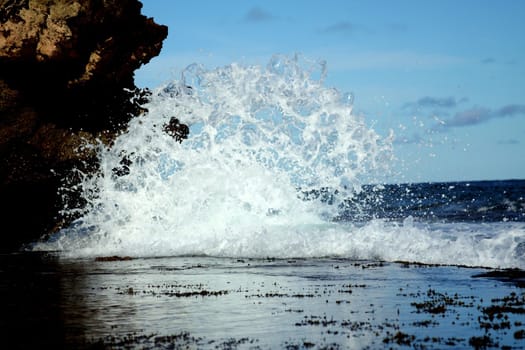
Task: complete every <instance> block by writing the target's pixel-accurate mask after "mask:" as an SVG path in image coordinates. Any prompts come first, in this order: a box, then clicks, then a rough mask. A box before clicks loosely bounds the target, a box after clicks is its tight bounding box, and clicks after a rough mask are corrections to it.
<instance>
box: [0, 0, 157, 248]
mask: <svg viewBox="0 0 525 350" xmlns="http://www.w3.org/2000/svg"><path fill="white" fill-rule="evenodd" d="M141 7H142V4H141V3H140V2H139V1H138V0H0V202H1V204H2V205H1V208H0V249H2V250H10V249H13V248H16V247H18V246H20V244H22V243H26V242H30V241H32V240H35V239H37V238H38V237H40V236H42V235H43V234H46V233H49V232H51V231H53V230H55V229H56V228H57V227H59V225H61V224H64V223H67V220H68V218H63V217H61V216H60V215H59V210H60V208H62V206H63V205H64V201H72V202H74V201H75V200H78V198H77V199H75V193H71V194H70V195H69V196H67V197H68V198H63V193H59V192H60V191H59V188H60V187H61V186H63V185H64V181H66V180H65V179H68V180H67V181H69V182H74V181H75V178H74V174H75V173H74V172H72V169H79V170H82V171H85V172H90V171H94V170H95V169H96V159H95V157H94V154H93V153H92V151H90V150H91V149H92V148H90V147H89V145H90V144H93V143H94V141H95V140H96V139H99V140H102V141H103V142H105V143H107V144H109V143H111V141H112V139H114V137H115V136H116V135H118V134H119V133H120V132H122V131H123V130H124V129H125V127H126V125H127V122H128V121H129V119H130V118H132V117H133V116H135V115H138V114H139V113H140V112H141V107H140V105H139V102H141V100H142V99H143V97H144V94H143V93H141V92H140V91H138V89H137V88H136V87H135V84H134V79H133V75H134V71H135V70H136V69H137V68H139V67H140V66H141V65H142V64H145V63H147V62H148V61H149V60H150V59H151V58H152V57H154V56H156V55H158V54H159V52H160V50H161V48H162V41H163V40H164V39H165V37H166V36H167V27H165V26H161V25H158V24H156V23H155V22H154V21H153V19H151V18H147V17H145V16H143V15H142V14H141V12H140V10H141ZM73 204H78V203H73ZM69 219H71V218H69ZM64 220H65V221H64Z"/></svg>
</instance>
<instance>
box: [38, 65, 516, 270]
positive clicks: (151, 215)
mask: <svg viewBox="0 0 525 350" xmlns="http://www.w3.org/2000/svg"><path fill="white" fill-rule="evenodd" d="M324 76H325V66H324V64H323V63H309V62H307V61H304V60H301V59H299V58H297V57H294V58H288V57H282V56H276V57H274V58H273V59H272V60H271V61H270V62H269V64H268V65H267V66H266V67H261V66H242V65H239V64H231V65H229V66H225V67H221V68H217V69H212V70H207V69H205V68H204V67H202V66H200V65H196V64H195V65H192V66H190V67H188V68H187V69H186V70H185V71H184V72H183V73H182V76H181V79H180V80H178V81H173V82H170V83H168V84H166V85H164V86H161V87H159V88H158V89H156V90H155V91H154V92H153V94H152V96H151V100H150V102H149V103H148V104H147V105H145V107H146V108H147V109H148V113H147V114H145V115H143V116H141V117H137V118H135V119H133V120H132V121H131V122H130V124H129V127H128V131H127V132H126V133H125V134H123V135H121V136H120V137H119V138H117V139H116V140H115V142H114V144H113V145H112V146H111V147H109V148H107V147H100V149H99V158H100V172H99V173H98V174H97V175H96V176H93V177H86V178H85V179H84V182H83V184H82V188H83V196H84V199H85V201H86V202H87V203H88V206H87V207H86V210H85V213H84V214H83V215H82V217H81V218H80V219H78V220H77V221H75V222H74V223H73V225H71V227H68V228H66V229H64V230H62V231H60V232H58V233H57V234H56V235H54V236H53V237H52V238H51V239H50V240H48V241H47V242H45V243H40V244H37V245H36V246H35V249H38V250H59V251H62V254H65V255H68V256H73V257H75V256H96V255H114V254H117V255H131V256H143V257H147V256H179V255H211V256H227V257H254V258H257V257H268V256H270V257H277V258H286V257H304V258H306V257H326V256H332V257H344V258H351V259H385V260H410V261H420V262H429V263H444V264H465V265H487V266H523V254H519V252H517V251H518V250H519V249H518V246H519V245H520V244H521V243H522V237H523V232H524V229H523V225H522V224H520V223H518V224H508V225H506V226H502V225H499V226H494V227H492V226H491V227H490V228H489V229H488V230H489V231H491V232H490V234H488V235H484V234H485V233H487V228H482V227H479V226H477V225H473V226H472V225H470V226H469V225H467V226H466V228H465V227H462V226H458V225H455V224H451V225H449V226H447V225H430V224H427V223H422V222H419V221H418V220H414V219H413V218H412V217H411V216H408V217H406V218H404V220H394V221H392V220H387V219H379V218H375V217H374V215H372V216H370V217H369V219H367V220H361V219H360V217H359V215H355V217H348V216H346V217H344V220H342V219H341V218H342V216H341V213H342V212H344V211H345V205H346V204H347V203H348V202H349V198H350V199H351V198H359V194H360V193H361V189H362V188H361V185H362V184H364V183H374V182H376V181H377V179H379V178H380V176H381V175H384V174H385V173H387V172H388V169H389V166H390V165H391V162H392V135H389V136H387V137H381V136H380V135H379V134H377V133H376V132H375V131H374V130H373V129H372V128H370V127H369V126H367V124H366V121H365V120H364V118H363V117H360V116H356V115H354V114H352V107H353V106H352V102H353V101H352V98H351V96H350V95H347V94H343V93H341V92H339V91H338V90H336V89H334V88H330V87H325V86H324V81H323V79H324ZM172 118H177V119H179V120H180V121H181V122H182V123H185V124H187V125H188V126H189V128H190V134H189V137H188V139H187V140H184V141H183V142H182V143H179V142H177V141H176V140H174V139H173V138H172V137H171V136H170V135H168V134H167V133H166V132H165V126H166V125H167V123H169V121H170V120H171V119H172ZM378 188H381V186H379V187H378ZM377 192H378V193H380V192H381V191H377ZM372 200H373V201H375V202H377V203H378V207H380V206H381V201H382V197H381V196H377V197H374V198H373V199H372ZM355 202H356V201H355V200H354V201H352V203H353V204H355ZM68 210H69V209H68ZM72 210H76V209H74V208H73V209H72ZM358 211H359V210H358ZM358 211H357V212H358ZM347 212H348V211H347ZM520 225H521V226H520ZM480 229H481V232H479V230H480ZM524 244H525V243H524Z"/></svg>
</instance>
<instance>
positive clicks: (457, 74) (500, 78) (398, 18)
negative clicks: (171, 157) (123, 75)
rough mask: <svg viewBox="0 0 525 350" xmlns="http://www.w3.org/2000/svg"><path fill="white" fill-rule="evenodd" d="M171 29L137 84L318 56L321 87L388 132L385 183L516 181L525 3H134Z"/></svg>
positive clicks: (524, 89)
mask: <svg viewBox="0 0 525 350" xmlns="http://www.w3.org/2000/svg"><path fill="white" fill-rule="evenodd" d="M142 2H143V4H144V7H143V9H142V13H143V14H144V15H146V16H148V17H154V19H155V21H156V22H157V23H160V24H165V25H167V26H168V27H169V36H168V38H167V39H166V41H165V42H164V48H163V51H162V53H161V55H160V56H159V57H157V58H155V59H153V60H152V61H151V62H150V63H149V64H148V65H146V66H144V67H143V68H142V69H141V70H140V71H138V72H137V74H136V83H137V85H139V86H148V87H155V86H157V85H159V84H161V83H163V82H165V81H166V80H167V79H178V78H179V76H180V75H179V74H180V71H181V70H182V69H183V68H184V67H186V66H187V65H189V64H191V63H194V62H197V63H202V64H204V65H205V66H207V67H208V68H214V67H216V66H222V65H226V64H229V63H232V62H240V63H243V64H261V65H266V63H267V62H268V61H269V60H270V58H271V56H272V55H273V54H289V55H294V54H296V53H299V54H301V55H303V56H305V57H307V58H309V59H312V60H318V59H319V60H325V61H326V62H327V68H328V76H327V79H326V85H328V86H332V87H335V88H337V89H338V90H341V91H343V92H351V93H353V94H354V97H355V99H354V111H355V113H359V114H362V115H364V116H365V118H366V120H367V122H368V123H369V125H370V126H371V127H373V128H374V129H375V130H376V131H377V132H378V133H380V134H382V135H385V136H386V135H387V134H388V131H389V130H393V131H394V134H395V136H396V139H395V146H394V147H395V154H396V157H397V161H396V162H395V164H394V165H393V168H394V169H395V173H396V174H395V176H394V177H393V178H392V180H391V181H392V182H421V181H456V180H490V179H510V178H520V179H525V20H524V18H525V1H522V0H439V1H438V0H433V1H430V0H429V1H420V0H383V1H380V0H360V1H353V0H341V1H339V0H310V1H309V0H265V1H257V0H244V1H241V0H238V1H233V0H221V1H214V0H208V1H198V0H195V1H188V0H185V1H182V0H142Z"/></svg>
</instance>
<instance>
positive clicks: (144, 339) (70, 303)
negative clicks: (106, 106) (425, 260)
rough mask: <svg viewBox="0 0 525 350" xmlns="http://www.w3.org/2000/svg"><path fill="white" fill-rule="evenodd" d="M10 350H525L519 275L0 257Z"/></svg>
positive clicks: (291, 263)
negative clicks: (31, 349)
mask: <svg viewBox="0 0 525 350" xmlns="http://www.w3.org/2000/svg"><path fill="white" fill-rule="evenodd" d="M0 267H1V269H0V276H1V279H0V281H1V282H0V283H1V284H0V286H1V288H0V290H1V293H2V294H1V297H2V300H3V302H4V305H5V306H4V311H3V312H2V324H1V325H0V326H1V329H2V332H5V334H4V335H3V337H2V338H3V339H4V343H6V342H7V344H8V345H9V346H8V348H10V349H12V348H28V347H31V346H44V345H47V346H52V347H55V348H57V347H61V348H108V349H128V348H146V349H148V348H161V349H162V348H166V349H186V348H189V349H278V348H286V349H378V348H418V349H444V348H450V349H472V348H502V349H523V348H525V340H524V338H525V308H524V303H525V289H524V287H525V282H524V276H523V271H522V270H505V271H499V270H495V269H486V268H482V267H479V268H472V267H458V266H437V265H433V266H431V265H422V264H413V263H408V262H380V261H354V260H346V259H336V258H326V259H271V258H268V259H238V258H212V257H195V256H192V257H165V258H133V259H131V258H125V257H118V258H110V257H108V258H99V259H94V258H89V259H64V258H60V257H58V256H56V255H53V254H41V253H16V254H4V255H2V256H1V266H0Z"/></svg>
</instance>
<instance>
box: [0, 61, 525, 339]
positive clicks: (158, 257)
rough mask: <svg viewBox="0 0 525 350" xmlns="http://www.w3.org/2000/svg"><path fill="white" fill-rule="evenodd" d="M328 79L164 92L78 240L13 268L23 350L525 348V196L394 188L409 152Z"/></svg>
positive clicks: (253, 75)
mask: <svg viewBox="0 0 525 350" xmlns="http://www.w3.org/2000/svg"><path fill="white" fill-rule="evenodd" d="M325 74H326V72H325V68H324V64H323V63H322V62H309V61H304V60H301V59H299V58H297V57H292V58H290V57H283V56H275V57H274V58H272V60H271V61H270V62H269V63H268V65H267V66H241V65H238V64H232V65H229V66H225V67H221V68H216V69H213V70H208V69H205V68H204V67H202V66H200V65H192V66H190V67H188V68H187V69H186V70H185V71H184V72H183V74H182V76H181V79H180V80H177V81H173V82H170V83H167V84H165V85H163V86H161V87H159V88H157V89H155V90H152V94H151V99H150V102H148V103H147V104H146V105H145V107H146V108H147V109H148V112H147V113H146V114H145V115H143V116H140V117H137V118H134V119H133V120H132V121H131V122H130V124H129V127H128V130H127V131H126V132H125V133H123V134H122V135H121V136H119V137H118V138H117V139H116V140H115V142H114V143H113V144H112V145H111V146H110V147H108V146H105V145H103V144H102V143H101V144H99V145H95V146H93V147H95V148H96V150H97V152H98V155H99V160H100V164H101V167H100V172H99V173H97V174H95V175H88V174H83V173H81V172H78V173H76V174H75V178H79V177H80V178H81V179H82V181H81V183H80V184H78V183H76V184H75V185H74V186H75V190H80V192H81V195H82V198H83V201H84V202H85V203H87V205H86V206H85V207H83V208H76V207H68V206H65V207H64V209H63V211H62V213H61V214H62V215H64V216H71V217H75V218H76V219H75V221H74V222H73V224H72V225H71V226H69V227H66V228H64V229H62V230H60V231H59V232H56V233H55V234H53V235H51V236H50V237H46V238H45V239H42V240H41V241H38V242H33V243H32V244H29V245H27V246H26V247H24V249H23V250H22V251H20V252H14V253H12V254H3V255H2V257H1V258H2V265H1V268H0V274H1V277H2V285H1V287H2V288H1V290H2V295H1V297H2V299H3V300H6V301H7V307H6V309H7V311H6V312H5V313H4V316H3V322H2V324H1V325H0V328H2V329H4V330H6V332H7V333H5V335H4V339H9V340H10V341H9V342H8V343H9V344H10V345H11V347H10V348H16V347H20V348H24V347H27V346H30V345H35V344H50V345H52V346H57V347H66V348H119V349H124V348H166V349H173V348H220V349H230V348H251V349H252V348H253V349H256V348H264V349H266V348H289V349H306V348H359V349H361V348H363V349H364V348H368V349H370V348H383V347H401V348H402V347H417V348H454V349H456V348H473V347H474V348H475V347H478V346H496V345H498V346H509V348H513V349H514V348H523V347H524V346H523V343H522V341H521V339H523V337H525V327H524V326H523V324H524V323H525V322H524V321H523V312H524V309H523V304H524V302H525V294H524V292H523V278H524V277H523V274H522V273H521V272H522V270H523V269H524V268H525V199H524V198H525V180H501V181H469V182H448V183H416V184H389V183H388V181H387V179H388V178H389V174H390V171H391V169H392V162H395V157H394V156H393V145H394V140H395V135H394V134H393V133H390V134H389V135H380V134H378V133H377V132H376V131H375V130H374V129H373V128H371V127H369V126H368V124H367V121H366V119H365V118H364V117H363V116H359V115H355V114H353V113H352V110H353V98H352V96H351V95H350V94H345V93H342V92H340V91H338V90H337V89H334V88H330V87H325V86H324V76H325ZM173 118H177V119H178V120H179V121H180V122H181V123H184V124H186V125H188V126H189V131H190V133H189V135H188V139H186V140H183V141H182V142H179V140H176V139H174V138H173V137H172V136H170V135H169V134H168V133H167V132H166V126H167V125H168V124H169V123H170V120H173ZM70 190H71V184H70V182H68V179H64V186H63V190H62V194H63V196H64V198H67V196H68V195H69V193H70ZM500 269H506V270H504V271H506V272H504V273H502V274H500V275H496V276H492V275H487V272H490V271H498V272H499V271H500ZM511 272H514V273H515V274H514V275H512V274H511ZM474 276H476V277H474ZM509 303H510V304H509ZM495 320H496V321H495ZM26 334H29V335H31V334H33V335H35V336H34V337H29V338H26Z"/></svg>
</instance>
